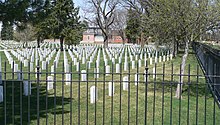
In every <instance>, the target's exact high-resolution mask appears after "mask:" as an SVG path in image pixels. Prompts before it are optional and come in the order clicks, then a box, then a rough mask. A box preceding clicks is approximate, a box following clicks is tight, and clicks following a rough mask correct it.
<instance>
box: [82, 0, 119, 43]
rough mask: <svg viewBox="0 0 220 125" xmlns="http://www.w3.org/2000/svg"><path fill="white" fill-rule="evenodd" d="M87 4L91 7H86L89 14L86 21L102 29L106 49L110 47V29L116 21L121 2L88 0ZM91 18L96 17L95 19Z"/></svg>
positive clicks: (116, 0)
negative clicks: (116, 12)
mask: <svg viewBox="0 0 220 125" xmlns="http://www.w3.org/2000/svg"><path fill="white" fill-rule="evenodd" d="M87 3H88V4H89V5H86V8H84V11H85V12H86V13H87V14H86V17H85V19H86V20H87V21H89V22H90V23H93V24H95V25H97V26H98V27H99V28H100V29H101V31H102V34H103V36H104V47H108V42H109V37H110V35H111V29H110V27H111V25H112V24H113V22H114V20H115V15H114V14H115V10H116V8H117V5H118V3H119V1H118V0H87ZM91 15H92V16H91ZM89 16H90V17H89ZM91 17H95V19H94V18H91Z"/></svg>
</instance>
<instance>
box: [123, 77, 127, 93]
mask: <svg viewBox="0 0 220 125" xmlns="http://www.w3.org/2000/svg"><path fill="white" fill-rule="evenodd" d="M123 90H128V76H125V77H123Z"/></svg>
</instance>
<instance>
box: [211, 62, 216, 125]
mask: <svg viewBox="0 0 220 125" xmlns="http://www.w3.org/2000/svg"><path fill="white" fill-rule="evenodd" d="M216 68H217V67H216V64H214V69H213V76H212V77H213V79H214V80H213V84H214V85H213V93H214V95H213V125H215V95H216V94H215V91H216V90H215V86H216V80H215V79H216Z"/></svg>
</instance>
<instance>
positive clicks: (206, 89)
mask: <svg viewBox="0 0 220 125" xmlns="http://www.w3.org/2000/svg"><path fill="white" fill-rule="evenodd" d="M208 68H209V65H207V70H208ZM205 77H206V78H207V77H209V76H208V73H207V72H206V74H205ZM206 82H207V83H206V85H205V109H204V124H205V125H206V109H207V108H206V105H207V91H208V84H209V81H208V80H207V79H206Z"/></svg>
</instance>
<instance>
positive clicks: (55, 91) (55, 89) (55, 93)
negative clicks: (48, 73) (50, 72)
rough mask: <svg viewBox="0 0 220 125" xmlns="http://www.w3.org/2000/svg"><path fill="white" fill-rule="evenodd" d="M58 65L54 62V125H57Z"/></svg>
mask: <svg viewBox="0 0 220 125" xmlns="http://www.w3.org/2000/svg"><path fill="white" fill-rule="evenodd" d="M56 63H57V62H54V114H53V115H54V119H53V120H54V125H56V105H57V86H56V76H57V73H56V68H57V67H56Z"/></svg>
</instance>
